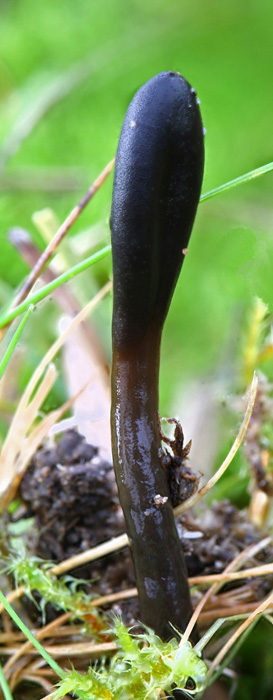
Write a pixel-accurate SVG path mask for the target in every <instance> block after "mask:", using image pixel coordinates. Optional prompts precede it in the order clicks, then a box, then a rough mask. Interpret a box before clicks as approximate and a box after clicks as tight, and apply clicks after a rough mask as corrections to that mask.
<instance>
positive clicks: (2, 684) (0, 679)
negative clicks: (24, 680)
mask: <svg viewBox="0 0 273 700" xmlns="http://www.w3.org/2000/svg"><path fill="white" fill-rule="evenodd" d="M0 688H1V689H2V691H3V693H4V698H5V700H13V697H12V694H11V692H10V689H9V685H8V681H7V679H6V676H5V674H4V673H3V669H2V666H1V664H0Z"/></svg>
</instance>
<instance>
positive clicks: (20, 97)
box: [0, 0, 273, 700]
mask: <svg viewBox="0 0 273 700" xmlns="http://www.w3.org/2000/svg"><path fill="white" fill-rule="evenodd" d="M272 65H273V4H272V0H229V1H228V2H219V0H168V2H166V0H149V1H147V0H99V1H98V0H77V1H75V0H73V1H72V0H58V1H56V0H46V1H45V2H37V0H0V236H1V255H0V277H1V283H0V301H1V303H2V304H4V303H6V302H7V301H8V300H11V299H12V296H13V294H14V290H15V289H16V288H17V287H18V285H19V284H20V283H21V282H22V280H23V279H24V277H25V276H26V274H27V266H26V264H25V263H23V262H22V260H21V258H20V255H19V253H18V252H17V251H16V250H15V249H14V247H13V246H12V245H11V243H10V242H9V240H8V235H7V234H8V231H9V229H10V228H11V227H14V226H19V227H23V228H25V229H27V230H28V231H29V232H30V233H31V236H32V237H33V240H34V241H35V243H36V245H37V246H39V247H40V248H41V249H43V247H44V246H45V241H44V240H43V238H42V236H41V232H39V231H38V230H37V227H36V226H35V224H34V222H33V220H32V216H33V213H34V212H36V211H39V210H42V209H44V208H48V207H49V208H51V209H52V210H53V211H54V213H55V215H56V217H57V219H58V220H59V222H62V221H63V219H64V218H65V217H66V216H67V214H68V213H69V211H70V210H71V209H72V208H73V207H74V206H75V204H76V203H77V202H78V201H79V199H80V197H81V196H82V195H83V194H84V192H85V191H86V190H87V188H88V187H89V185H90V184H91V183H92V181H93V180H94V179H95V177H96V176H97V175H98V174H99V172H100V171H101V170H102V169H103V167H104V166H105V165H106V164H107V163H108V162H109V161H110V160H111V159H112V157H113V156H114V154H115V150H116V146H117V142H118V137H119V132H120V128H121V125H122V121H123V117H124V114H125V111H126V108H127V106H128V104H129V102H130V100H131V98H132V96H133V94H134V93H135V91H136V90H137V89H138V88H139V87H140V86H141V85H142V84H143V83H144V82H145V81H146V80H148V79H149V78H150V77H151V76H152V75H154V74H155V73H157V72H159V71H162V70H175V71H179V72H181V73H182V75H184V76H185V77H186V78H187V80H188V81H189V82H190V83H191V84H192V85H193V86H194V87H195V88H196V90H197V93H198V96H199V98H200V99H201V110H202V115H203V121H204V125H205V127H206V130H207V133H206V137H205V146H206V162H205V176H204V183H203V192H207V191H208V190H209V189H211V188H213V187H216V186H218V185H220V184H222V183H224V182H226V181H227V180H230V179H232V178H235V177H237V176H239V175H241V174H243V173H245V172H247V171H249V170H252V169H254V168H257V167H259V166H261V165H263V164H265V163H267V162H269V161H272V160H273V129H272ZM272 185H273V174H271V173H269V174H267V175H265V176H262V177H261V178H259V179H256V180H253V181H252V182H250V183H248V184H246V185H243V186H242V187H240V188H237V189H234V190H232V191H230V192H228V193H225V194H223V195H221V196H219V197H217V198H215V199H212V200H211V201H207V202H204V203H202V204H201V205H200V207H199V210H198V214H197V218H196V223H195V227H194V231H193V234H192V238H191V241H190V246H189V255H188V256H187V258H186V261H185V265H184V268H183V271H182V274H181V277H180V280H179V283H178V287H177V289H176V292H175V295H174V299H173V302H172V305H171V309H170V312H169V316H168V319H167V322H166V328H165V333H164V339H163V347H162V367H161V413H163V414H164V413H167V414H169V415H170V413H171V412H172V410H173V407H175V411H176V412H178V409H181V412H180V416H181V418H182V421H183V425H184V421H185V420H186V421H187V414H188V411H187V408H189V409H190V408H191V411H194V410H195V409H196V405H195V404H194V400H193V399H194V396H193V394H194V390H193V389H192V387H194V386H195V384H194V383H196V382H197V385H198V387H199V389H198V391H197V394H196V397H197V399H196V400H197V403H198V406H199V408H200V406H201V414H202V416H201V422H202V421H203V424H204V425H205V432H206V434H207V435H209V442H210V445H209V446H208V444H207V443H205V441H204V436H203V437H202V439H201V436H200V428H199V433H198V429H197V433H198V434H199V436H200V440H199V442H198V440H197V441H195V442H194V444H197V447H198V444H199V454H198V452H197V454H196V456H195V460H193V464H195V466H198V467H200V469H201V471H203V472H205V471H206V468H205V467H204V461H205V462H207V463H208V464H209V465H210V468H211V467H212V466H215V461H216V456H217V463H218V464H219V459H220V457H221V456H223V457H224V456H225V454H226V451H227V448H226V441H228V440H229V438H230V439H233V437H234V430H235V429H236V426H237V419H238V415H236V416H235V417H234V416H233V417H232V419H231V420H230V419H229V421H228V423H226V424H225V441H224V444H223V445H219V436H218V435H217V440H215V435H216V433H217V430H218V427H217V426H218V423H219V417H218V423H217V421H216V419H215V415H214V416H213V409H212V408H211V405H210V389H209V390H208V394H206V392H205V394H204V393H203V394H202V391H201V389H202V386H203V385H205V384H206V386H209V387H211V386H212V385H215V383H216V385H217V387H218V389H217V391H218V393H219V392H220V398H221V396H222V395H223V396H225V395H226V392H227V391H228V390H230V387H232V388H234V376H235V375H236V373H237V376H240V363H241V362H242V360H241V349H242V343H243V336H244V327H245V324H246V322H247V318H248V315H249V313H250V309H251V306H252V303H253V298H254V297H255V296H257V295H258V296H260V297H261V298H262V299H263V300H264V302H266V303H267V304H268V305H269V310H270V311H271V312H272V302H273V284H272V263H271V260H272V258H273V236H272ZM111 189H112V176H111V177H110V178H109V179H108V180H107V182H106V183H105V184H104V186H103V188H102V189H101V190H100V191H99V193H98V194H97V195H96V197H95V198H94V200H93V201H92V202H91V204H90V205H89V206H88V207H87V209H86V211H85V212H84V214H83V215H82V216H81V218H80V219H79V220H78V221H77V223H76V225H75V226H74V227H73V229H72V231H71V232H70V234H69V237H70V239H71V240H72V238H73V237H74V236H75V235H76V234H77V233H79V232H81V231H87V232H88V231H89V230H90V232H89V233H88V236H89V239H90V247H92V245H93V242H94V244H96V245H97V247H101V246H102V245H104V243H105V242H106V241H108V240H109V225H108V221H109V213H110V206H111ZM83 241H84V244H86V235H85V237H84V239H83ZM79 249H80V246H78V244H77V245H76V249H75V248H74V249H73V250H72V248H71V246H69V245H68V243H67V242H65V243H64V244H63V246H62V250H64V252H65V255H66V262H67V265H68V266H70V265H72V264H74V263H75V262H77V261H78V260H79V259H80V252H79ZM84 254H86V255H87V254H89V251H88V250H87V249H86V250H85V252H84V251H83V252H82V253H81V255H82V257H83V256H84ZM109 274H111V261H110V257H109V258H107V259H105V260H104V261H103V262H101V263H100V264H99V265H98V266H97V267H96V268H92V271H91V270H89V271H87V272H85V273H83V274H82V275H81V276H80V277H79V278H78V279H77V281H75V282H74V283H73V285H72V288H73V289H74V291H75V293H76V294H77V295H78V298H79V299H80V301H81V302H84V301H86V300H87V299H88V298H89V297H90V295H92V294H93V293H94V291H95V290H96V288H98V287H99V286H101V284H102V283H104V282H105V281H106V280H107V279H108V277H109ZM58 313H59V312H58V311H57V308H55V306H54V304H52V303H51V302H46V303H43V304H42V305H40V306H39V307H38V308H37V310H36V312H35V314H34V316H33V317H32V318H31V319H30V321H29V322H28V325H27V327H26V329H25V331H24V336H23V340H26V341H27V343H28V350H27V354H26V355H25V364H24V365H23V366H22V367H21V372H20V381H21V384H22V385H23V384H24V383H25V381H26V378H27V377H28V376H29V375H30V373H31V372H32V371H33V367H34V366H36V365H37V363H38V360H39V357H40V356H41V354H42V353H43V352H44V351H45V350H46V349H47V348H48V346H49V343H50V342H51V341H52V339H53V338H54V337H55V335H56V332H57V319H58ZM96 323H97V325H98V329H99V334H100V337H101V339H102V343H103V344H104V347H105V352H106V355H107V357H108V359H109V362H110V357H111V346H110V326H111V303H110V300H109V299H108V300H106V301H104V302H103V303H102V305H101V307H100V310H99V312H98V314H97V318H96ZM271 364H272V363H271ZM268 371H269V376H271V378H272V376H273V372H272V367H271V366H270V365H269V366H268ZM218 379H219V381H218ZM235 383H236V382H235ZM200 387H201V389H200ZM219 387H220V389H219ZM242 388H243V389H244V388H245V387H242ZM56 391H57V393H56V395H55V398H54V401H58V399H62V398H64V395H65V387H64V386H63V385H62V384H61V383H60V385H59V387H57V390H56ZM58 392H59V393H58ZM194 395H195V394H194ZM183 397H184V399H183ZM54 401H53V404H51V405H50V407H52V405H54ZM183 401H184V403H183ZM189 404H191V405H189ZM48 407H49V405H48ZM241 408H242V407H241ZM225 417H226V416H225ZM206 421H207V422H206ZM189 422H190V421H189ZM220 422H221V417H220ZM227 426H228V427H227ZM222 428H223V426H222ZM189 430H190V432H189V435H187V437H188V438H190V437H193V427H192V428H191V429H190V428H189ZM229 430H230V432H229V434H228V435H227V431H229ZM222 434H223V433H222ZM215 442H216V445H215ZM211 443H213V444H212V451H211V452H210V448H211ZM194 444H193V447H194ZM200 450H201V453H202V454H201V457H200ZM204 455H205V456H204ZM211 455H212V457H213V458H211ZM198 460H199V461H198ZM238 468H240V469H241V473H240V476H241V480H240V481H239V480H238V478H237V474H238V472H237V471H236V470H237V469H238ZM234 473H235V479H234ZM243 477H244V478H243ZM247 483H248V477H247V473H246V467H244V466H242V464H241V458H240V457H239V458H238V457H237V460H235V461H234V462H233V466H232V468H231V470H230V471H229V476H228V477H227V481H226V482H224V486H223V487H222V482H221V485H220V486H219V491H218V495H219V496H220V495H223V496H225V495H226V494H227V487H228V488H229V489H230V490H229V491H228V493H229V494H231V492H232V494H233V496H234V497H235V500H236V497H237V498H238V501H237V502H238V503H241V501H240V499H242V498H243V501H242V502H243V503H245V500H244V499H245V498H246V486H247ZM221 488H222V492H221ZM236 489H237V491H236ZM242 494H243V496H242ZM216 495H217V493H215V492H214V497H215V496H216ZM253 639H254V637H253ZM255 639H256V638H255ZM256 641H257V640H256ZM262 643H263V640H260V637H259V640H258V647H262ZM268 644H269V642H268ZM256 648H257V644H256V645H255V651H254V653H253V658H256V656H255V655H256ZM267 648H269V647H268V646H267ZM249 655H250V651H249V648H248V650H247V653H246V658H247V660H248V673H249V677H250V676H251V678H250V681H251V684H252V681H253V678H254V676H255V678H256V680H255V681H254V684H255V687H256V683H257V692H258V695H259V697H260V698H268V699H269V698H272V693H271V686H272V683H273V681H272V649H271V651H270V653H269V657H270V661H269V666H270V664H271V666H270V668H271V670H270V671H269V670H268V669H267V670H265V671H264V672H263V675H262V680H261V679H260V680H259V670H258V669H256V668H255V669H254V665H253V669H252V666H251V664H250V665H249V658H250V656H249ZM250 668H251V669H252V670H253V673H252V672H251V671H250V670H249V669H250ZM253 674H254V675H253ZM270 674H271V675H270ZM244 678H245V676H244ZM242 683H243V685H242V688H241V691H240V692H241V695H240V692H239V691H238V693H239V694H236V698H237V697H238V698H239V697H240V700H241V699H242V697H244V698H246V699H247V700H249V698H250V697H254V696H255V697H257V695H256V694H255V695H254V696H253V695H251V692H252V691H249V692H248V690H247V689H246V687H245V685H244V682H243V681H242ZM268 683H269V686H268V687H267V684H268ZM243 693H244V694H243ZM270 693H271V694H270ZM234 697H235V696H234Z"/></svg>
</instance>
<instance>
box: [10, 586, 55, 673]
mask: <svg viewBox="0 0 273 700" xmlns="http://www.w3.org/2000/svg"><path fill="white" fill-rule="evenodd" d="M0 601H1V603H2V604H3V605H4V608H5V610H6V611H7V613H8V614H9V615H10V617H11V619H12V620H13V622H15V624H16V625H17V627H19V629H20V630H21V632H23V634H24V635H25V637H26V638H27V639H28V640H29V642H31V644H33V646H34V647H35V649H37V651H38V652H39V654H41V656H42V657H43V659H45V661H46V662H47V664H48V665H49V666H50V667H51V668H52V670H53V671H54V672H55V673H56V674H57V676H59V678H62V679H64V678H66V673H65V671H63V669H62V668H61V667H60V666H59V664H57V662H56V661H55V660H54V659H52V657H51V656H50V654H49V653H48V652H47V651H46V650H45V649H44V647H43V646H42V644H40V642H39V641H38V639H36V638H35V637H34V635H33V634H32V632H31V631H30V630H29V629H28V627H27V626H26V625H25V623H24V622H23V620H21V618H20V617H19V615H17V613H16V612H15V610H14V609H13V607H12V606H11V605H10V603H9V602H8V600H7V599H6V598H5V596H4V594H3V593H2V591H0Z"/></svg>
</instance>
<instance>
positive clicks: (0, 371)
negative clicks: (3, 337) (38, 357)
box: [0, 305, 34, 379]
mask: <svg viewBox="0 0 273 700" xmlns="http://www.w3.org/2000/svg"><path fill="white" fill-rule="evenodd" d="M33 308H34V307H33V305H31V306H28V309H27V310H26V312H25V314H24V316H23V318H22V320H21V321H20V323H19V326H18V327H17V328H16V331H15V333H14V334H13V336H12V338H11V341H10V343H9V345H8V347H7V349H6V352H5V353H4V355H3V357H2V360H1V362H0V379H1V377H2V375H3V374H4V371H5V369H6V366H7V364H8V362H9V361H10V358H11V356H12V353H13V351H14V349H15V347H16V345H17V343H18V340H19V338H20V335H21V333H22V331H23V329H24V327H25V325H26V322H27V320H28V318H29V316H30V314H31V312H32V311H33Z"/></svg>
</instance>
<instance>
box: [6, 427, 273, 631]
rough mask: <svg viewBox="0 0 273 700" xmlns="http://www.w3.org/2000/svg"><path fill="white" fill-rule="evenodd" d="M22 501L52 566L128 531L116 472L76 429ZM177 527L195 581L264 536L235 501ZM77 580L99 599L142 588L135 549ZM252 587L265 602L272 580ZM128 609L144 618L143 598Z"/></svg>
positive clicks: (48, 451) (38, 471) (26, 480)
mask: <svg viewBox="0 0 273 700" xmlns="http://www.w3.org/2000/svg"><path fill="white" fill-rule="evenodd" d="M188 469H189V467H188ZM181 478H183V476H182V477H181ZM20 495H21V498H22V500H23V503H24V512H23V517H29V516H31V515H33V516H34V518H35V524H36V539H35V541H34V542H32V551H33V554H36V555H38V556H40V557H43V558H45V559H47V560H52V561H62V560H63V559H67V558H69V557H71V556H73V555H75V554H79V553H80V552H82V551H85V550H87V549H89V548H91V547H93V546H94V545H96V544H99V543H101V542H104V541H106V540H108V539H111V538H112V537H115V536H116V535H119V534H120V533H122V532H124V531H125V525H124V519H123V514H122V511H121V508H120V505H119V501H118V495H117V488H116V483H115V477H114V472H113V468H112V465H111V464H109V463H108V462H105V461H104V460H103V459H102V458H101V456H100V454H99V453H98V449H97V448H96V447H93V446H92V445H88V444H87V443H86V442H85V439H84V438H83V437H82V436H81V435H79V434H78V433H77V432H76V431H74V430H69V431H67V432H66V433H65V434H64V435H63V436H62V437H61V438H60V439H59V441H58V442H56V444H55V445H54V446H53V447H50V448H49V447H41V448H40V449H39V450H38V451H37V453H36V455H35V456H34V458H33V459H32V462H31V464H30V465H29V467H28V469H27V471H26V473H25V475H24V477H23V479H22V482H21V488H20ZM20 517H22V511H21V513H20ZM177 526H178V532H179V536H180V539H181V544H182V545H183V550H184V553H185V558H186V564H187V568H188V574H189V576H196V575H201V574H211V573H215V572H216V573H220V572H221V571H223V569H224V568H225V567H226V566H227V564H228V563H229V562H231V561H232V560H233V559H234V557H235V556H236V555H237V554H238V553H239V552H240V551H242V550H243V549H244V548H245V547H246V546H248V545H250V544H252V543H254V542H257V541H259V540H260V539H261V538H262V537H263V536H264V534H265V533H264V532H261V531H260V530H258V529H257V528H255V526H254V525H253V524H252V523H251V522H250V521H249V519H248V517H247V514H246V512H244V511H239V510H238V509H237V508H236V507H235V506H233V505H231V504H230V503H229V501H224V502H221V503H215V504H214V505H213V506H212V508H210V509H206V510H203V512H202V513H201V514H200V515H199V517H195V516H194V515H193V513H192V512H191V511H189V512H187V513H185V514H184V515H183V516H181V518H179V519H178V521H177ZM272 556H273V548H272V547H268V548H267V549H266V550H264V551H263V552H262V553H261V554H260V555H258V558H257V559H258V560H260V561H261V562H263V563H266V562H269V561H272ZM248 566H250V563H249V562H248ZM71 573H72V574H73V575H74V576H79V577H81V578H85V579H87V580H89V581H90V580H91V581H92V592H94V593H98V594H99V595H104V594H107V593H111V592H113V591H120V590H122V589H124V588H127V587H132V586H134V585H135V580H134V570H133V565H132V562H131V557H130V553H129V550H128V548H126V549H124V550H122V551H119V552H116V553H114V554H111V555H108V556H107V557H104V558H102V559H99V560H97V561H96V562H92V563H90V564H88V565H84V566H82V567H80V568H78V569H77V570H75V569H73V571H72V572H71ZM251 587H252V591H253V599H254V600H256V599H260V598H262V597H264V595H265V594H266V592H267V591H268V590H269V588H270V581H269V579H267V581H264V580H263V581H261V580H260V579H258V578H257V579H252V582H251ZM121 609H122V611H123V613H124V615H125V618H126V620H127V621H130V622H131V621H132V620H133V619H138V616H139V612H138V605H137V600H136V599H132V600H131V601H127V602H124V603H122V604H121Z"/></svg>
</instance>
